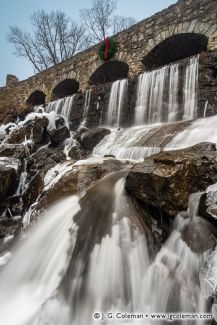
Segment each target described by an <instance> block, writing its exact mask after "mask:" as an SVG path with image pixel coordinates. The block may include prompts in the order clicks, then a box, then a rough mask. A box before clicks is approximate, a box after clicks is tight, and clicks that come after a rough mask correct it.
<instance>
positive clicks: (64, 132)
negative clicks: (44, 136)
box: [49, 125, 70, 146]
mask: <svg viewBox="0 0 217 325" xmlns="http://www.w3.org/2000/svg"><path fill="white" fill-rule="evenodd" d="M49 135H50V141H51V143H52V145H53V146H58V145H59V144H60V143H62V142H63V141H64V140H65V139H67V138H70V131H69V129H68V128H67V126H66V125H64V126H62V127H60V128H59V129H52V130H50V131H49Z"/></svg>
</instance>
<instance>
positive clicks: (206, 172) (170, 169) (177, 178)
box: [126, 143, 217, 216]
mask: <svg viewBox="0 0 217 325" xmlns="http://www.w3.org/2000/svg"><path fill="white" fill-rule="evenodd" d="M216 181H217V152H216V147H215V145H213V144H211V143H202V144H198V145H196V146H193V147H190V148H187V149H182V150H174V151H168V152H161V153H159V154H156V155H153V156H151V157H148V158H145V159H144V161H143V162H141V163H136V164H135V165H134V166H133V167H132V169H131V171H130V172H129V174H128V176H127V178H126V189H127V191H128V192H129V193H130V194H131V195H132V196H134V197H135V198H136V199H138V200H141V201H142V202H143V203H145V204H148V205H152V206H157V207H158V208H160V209H162V210H163V211H165V212H167V213H168V214H170V215H172V216H174V215H176V213H177V212H179V211H182V210H186V209H187V205H188V199H189V196H190V194H192V193H195V192H199V191H204V190H205V189H206V188H207V186H208V185H210V184H213V183H215V182H216Z"/></svg>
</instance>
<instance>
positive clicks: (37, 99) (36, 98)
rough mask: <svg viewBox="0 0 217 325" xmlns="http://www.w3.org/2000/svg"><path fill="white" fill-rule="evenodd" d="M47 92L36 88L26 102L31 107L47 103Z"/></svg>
mask: <svg viewBox="0 0 217 325" xmlns="http://www.w3.org/2000/svg"><path fill="white" fill-rule="evenodd" d="M45 97H46V95H45V93H43V91H41V90H35V91H34V92H32V93H31V94H30V96H29V97H28V99H27V100H26V104H27V105H28V106H30V107H32V106H38V105H43V104H44V103H45Z"/></svg>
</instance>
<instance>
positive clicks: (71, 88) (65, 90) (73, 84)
mask: <svg viewBox="0 0 217 325" xmlns="http://www.w3.org/2000/svg"><path fill="white" fill-rule="evenodd" d="M78 89H79V83H78V82H77V80H75V79H65V80H63V81H61V82H60V83H58V84H57V85H56V87H55V88H54V89H53V90H52V99H53V100H56V99H61V98H64V97H66V96H71V95H74V94H76V93H77V92H78Z"/></svg>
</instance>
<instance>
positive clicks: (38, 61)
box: [8, 10, 90, 72]
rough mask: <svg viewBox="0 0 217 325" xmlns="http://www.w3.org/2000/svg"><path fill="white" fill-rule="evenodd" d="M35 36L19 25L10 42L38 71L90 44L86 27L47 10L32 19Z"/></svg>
mask: <svg viewBox="0 0 217 325" xmlns="http://www.w3.org/2000/svg"><path fill="white" fill-rule="evenodd" d="M31 23H32V26H33V32H32V34H30V33H26V32H24V31H22V30H21V29H20V28H18V27H17V26H12V27H10V32H9V34H8V40H9V42H11V43H12V44H13V45H14V46H15V54H16V55H17V56H19V57H20V56H22V57H25V58H28V60H29V61H30V62H31V63H32V64H33V66H34V69H35V70H36V71H37V72H40V71H42V70H43V69H46V68H48V67H49V66H51V65H55V64H57V63H58V62H61V61H62V60H64V59H67V58H69V57H71V56H73V55H74V54H75V53H76V52H78V51H81V50H83V49H85V48H87V47H88V46H89V45H90V37H89V36H87V35H86V33H85V27H84V26H82V25H81V24H78V23H76V22H74V21H73V20H72V19H70V18H68V17H67V16H66V15H65V13H63V12H62V11H55V12H54V11H52V12H51V13H50V14H47V13H45V12H44V11H43V10H42V11H38V12H36V13H34V14H33V15H32V17H31Z"/></svg>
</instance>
